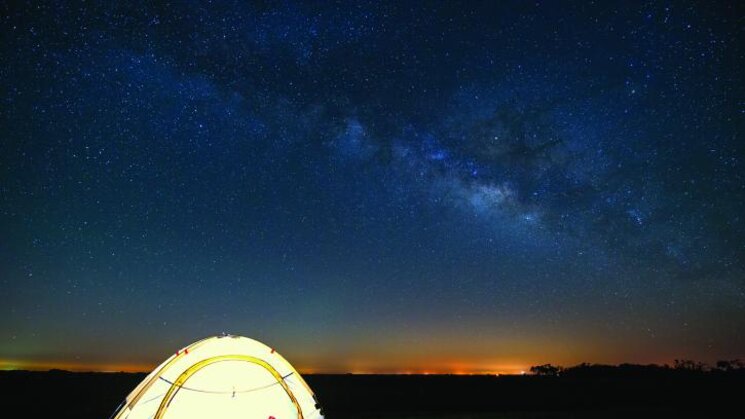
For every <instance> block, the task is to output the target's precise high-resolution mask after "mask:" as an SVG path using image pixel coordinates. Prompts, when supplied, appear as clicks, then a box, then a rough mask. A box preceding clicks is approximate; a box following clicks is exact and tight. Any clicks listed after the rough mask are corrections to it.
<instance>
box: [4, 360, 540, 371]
mask: <svg viewBox="0 0 745 419" xmlns="http://www.w3.org/2000/svg"><path fill="white" fill-rule="evenodd" d="M156 366H157V364H145V363H143V364H116V363H101V364H96V363H84V362H66V361H28V360H9V359H0V370H2V371H12V370H27V371H49V370H55V369H56V370H64V371H71V372H130V373H138V372H139V373H149V372H150V371H152V370H153V369H154V368H155V367H156ZM527 368H528V367H526V366H525V365H501V366H496V365H488V366H487V365H484V366H476V365H473V364H466V363H442V364H440V366H439V367H430V368H415V367H412V368H405V367H402V368H381V367H375V366H373V365H365V366H362V365H360V366H359V367H358V368H350V369H348V370H342V369H336V368H329V369H324V368H314V367H302V366H301V367H299V368H298V371H300V373H301V374H360V375H364V374H392V375H437V374H449V375H515V374H520V373H521V372H522V371H523V370H526V369H527Z"/></svg>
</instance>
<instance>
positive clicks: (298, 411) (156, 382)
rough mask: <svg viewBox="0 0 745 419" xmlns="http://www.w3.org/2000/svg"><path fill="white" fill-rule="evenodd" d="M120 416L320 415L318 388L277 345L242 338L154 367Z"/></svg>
mask: <svg viewBox="0 0 745 419" xmlns="http://www.w3.org/2000/svg"><path fill="white" fill-rule="evenodd" d="M112 417H113V418H115V419H150V418H153V419H164V418H166V419H179V418H181V419H184V418H239V417H240V418H242V419H290V418H292V419H296V418H297V419H320V418H323V416H322V414H321V411H320V406H319V405H318V403H317V402H316V399H315V396H314V395H313V391H312V390H311V389H310V387H308V384H306V383H305V380H303V378H302V377H301V376H300V374H298V372H297V371H295V369H294V368H293V367H292V365H290V363H289V362H287V360H285V359H284V358H283V357H282V356H281V355H279V354H278V353H277V352H276V351H275V350H274V349H272V348H270V347H268V346H266V345H264V344H263V343H261V342H258V341H255V340H253V339H249V338H245V337H242V336H233V335H225V336H213V337H209V338H206V339H202V340H200V341H197V342H194V343H192V344H191V345H189V346H186V347H184V348H182V349H180V350H179V351H177V352H176V353H175V354H173V355H171V357H170V358H168V359H167V360H166V361H165V362H163V363H162V364H160V365H159V366H158V367H157V368H155V369H154V370H153V372H151V373H150V374H149V375H148V376H147V377H145V379H144V380H143V381H142V382H141V383H140V384H139V385H138V386H137V387H135V389H134V390H133V391H132V392H131V393H130V394H129V395H128V396H127V398H126V399H125V400H124V402H122V405H121V406H120V407H119V408H118V409H117V411H116V412H115V413H114V415H113V416H112Z"/></svg>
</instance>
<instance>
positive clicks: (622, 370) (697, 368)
mask: <svg viewBox="0 0 745 419" xmlns="http://www.w3.org/2000/svg"><path fill="white" fill-rule="evenodd" d="M530 372H531V373H532V374H535V375H539V376H549V377H558V376H564V377H606V378H613V377H639V378H643V377H659V376H675V375H680V374H691V373H697V374H714V375H722V374H734V375H738V374H745V361H742V360H740V359H734V360H730V361H724V360H723V361H717V362H716V364H714V365H707V364H705V363H703V362H696V361H691V360H688V359H676V360H675V361H674V363H673V365H672V366H670V365H656V364H648V365H638V364H620V365H604V364H588V363H582V364H579V365H576V366H573V367H568V368H565V367H562V366H556V365H551V364H543V365H535V366H532V367H530Z"/></svg>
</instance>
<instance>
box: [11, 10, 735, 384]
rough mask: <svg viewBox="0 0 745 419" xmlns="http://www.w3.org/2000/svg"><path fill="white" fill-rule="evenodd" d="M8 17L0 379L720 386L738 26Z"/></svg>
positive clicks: (468, 15)
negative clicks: (252, 342)
mask: <svg viewBox="0 0 745 419" xmlns="http://www.w3.org/2000/svg"><path fill="white" fill-rule="evenodd" d="M11 3H14V4H13V5H9V4H8V3H4V4H3V5H2V6H1V7H2V29H1V30H2V32H1V35H0V36H1V38H0V51H1V53H0V92H1V93H0V99H1V100H2V104H1V105H0V135H1V136H2V137H1V139H0V367H2V368H12V367H27V368H43V367H52V366H63V367H69V368H82V369H130V370H131V369H139V370H148V369H149V368H151V367H152V365H153V364H155V363H158V362H160V361H162V360H163V359H165V358H166V357H168V356H169V355H170V354H171V353H173V352H174V351H175V350H176V349H178V348H180V347H181V346H183V345H186V344H188V343H190V342H192V341H195V340H197V339H199V338H201V337H203V336H206V335H213V334H219V333H222V332H228V333H234V334H240V335H245V336H249V337H252V338H256V339H259V340H261V341H263V342H265V343H267V344H268V345H270V346H273V347H275V348H277V350H278V351H279V352H280V353H282V354H283V355H285V357H287V358H288V360H289V361H290V362H292V363H293V364H295V366H297V367H299V368H300V369H301V371H306V372H314V371H315V372H318V371H322V372H519V371H520V370H526V369H527V368H529V367H530V365H535V364H539V363H547V362H551V363H554V364H560V365H572V364H576V363H579V362H583V361H587V362H604V363H620V362H636V363H651V362H655V363H672V361H673V359H675V358H690V359H695V360H699V361H705V362H712V361H715V360H717V359H731V358H737V357H743V356H745V166H743V165H744V164H745V161H744V158H745V138H743V134H745V80H743V79H744V77H743V75H744V71H745V70H743V69H744V68H745V56H744V54H745V41H744V40H745V27H743V23H742V22H743V16H745V6H743V3H741V2H737V1H731V2H721V3H714V2H709V1H705V2H694V3H688V2H683V1H675V2H643V3H642V2H627V1H621V2H615V3H614V2H610V1H601V2H597V4H592V3H588V4H581V3H582V2H572V3H568V2H567V3H564V2H553V1H551V2H548V1H546V2H543V1H539V2H534V1H531V2H510V1H504V2H499V4H490V3H492V2H487V3H483V4H479V3H476V2H465V3H462V4H456V3H445V2H425V3H413V2H392V3H378V2H353V3H352V2H349V3H347V2H343V3H325V2H323V3H322V2H312V3H308V4H303V3H301V4H296V3H293V2H274V1H272V2H266V3H254V4H243V2H236V3H218V2H212V3H209V2H188V3H181V2H179V3H178V4H173V5H170V6H166V5H161V6H153V5H146V4H135V3H136V2H123V3H126V4H120V5H113V4H112V2H109V1H101V2H88V3H80V4H77V3H73V2H58V3H56V4H53V3H49V4H47V5H44V6H41V5H39V2H28V3H27V4H21V3H20V2H11ZM493 3H496V2H493Z"/></svg>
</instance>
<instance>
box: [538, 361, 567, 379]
mask: <svg viewBox="0 0 745 419" xmlns="http://www.w3.org/2000/svg"><path fill="white" fill-rule="evenodd" d="M562 371H563V368H562V367H556V366H553V365H551V364H544V365H534V366H532V367H530V372H532V373H533V374H535V375H545V376H552V377H557V376H558V375H559V374H561V372H562Z"/></svg>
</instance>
